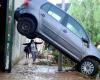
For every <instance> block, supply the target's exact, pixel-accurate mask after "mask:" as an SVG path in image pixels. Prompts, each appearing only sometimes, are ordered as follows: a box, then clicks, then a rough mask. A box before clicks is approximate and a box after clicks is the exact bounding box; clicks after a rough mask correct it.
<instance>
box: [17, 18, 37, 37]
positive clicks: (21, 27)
mask: <svg viewBox="0 0 100 80" xmlns="http://www.w3.org/2000/svg"><path fill="white" fill-rule="evenodd" d="M17 30H18V32H19V33H20V34H22V35H24V36H26V37H29V38H30V37H31V38H32V37H33V35H34V34H35V30H36V24H35V22H34V21H33V20H32V19H31V18H28V17H22V18H19V20H18V24H17Z"/></svg>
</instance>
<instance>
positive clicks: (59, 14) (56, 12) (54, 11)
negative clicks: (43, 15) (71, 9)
mask: <svg viewBox="0 0 100 80" xmlns="http://www.w3.org/2000/svg"><path fill="white" fill-rule="evenodd" d="M48 14H49V15H50V16H52V17H53V18H54V19H56V20H57V21H59V22H61V21H62V20H63V18H64V16H65V13H64V12H63V11H61V10H60V9H59V8H57V7H55V6H52V7H51V8H50V9H49V11H48Z"/></svg>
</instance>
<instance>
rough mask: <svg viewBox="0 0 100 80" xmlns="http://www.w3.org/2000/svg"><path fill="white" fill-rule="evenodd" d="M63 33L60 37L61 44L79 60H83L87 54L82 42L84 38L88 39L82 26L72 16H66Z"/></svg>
mask: <svg viewBox="0 0 100 80" xmlns="http://www.w3.org/2000/svg"><path fill="white" fill-rule="evenodd" d="M62 24H63V25H64V26H62V28H61V32H60V34H59V37H60V38H61V40H59V41H60V43H62V45H63V47H64V48H66V49H67V50H68V51H70V52H71V55H72V56H74V57H76V58H77V59H81V58H82V56H83V55H84V54H85V46H84V42H83V41H82V37H85V38H86V37H87V35H86V33H85V31H84V29H83V28H82V27H81V25H80V24H79V23H78V22H77V21H76V20H75V19H74V18H72V17H71V16H69V15H66V16H65V19H64V20H63V22H62Z"/></svg>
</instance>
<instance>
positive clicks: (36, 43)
mask: <svg viewBox="0 0 100 80" xmlns="http://www.w3.org/2000/svg"><path fill="white" fill-rule="evenodd" d="M34 43H35V44H42V43H43V42H34Z"/></svg>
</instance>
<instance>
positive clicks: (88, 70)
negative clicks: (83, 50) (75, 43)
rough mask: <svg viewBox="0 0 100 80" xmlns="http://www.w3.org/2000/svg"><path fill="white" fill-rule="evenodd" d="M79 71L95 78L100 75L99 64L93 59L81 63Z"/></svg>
mask: <svg viewBox="0 0 100 80" xmlns="http://www.w3.org/2000/svg"><path fill="white" fill-rule="evenodd" d="M79 69H80V72H81V73H83V74H85V75H88V76H95V75H96V74H97V73H98V63H97V62H96V61H95V60H92V59H85V60H83V61H82V62H81V63H80V66H79Z"/></svg>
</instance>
